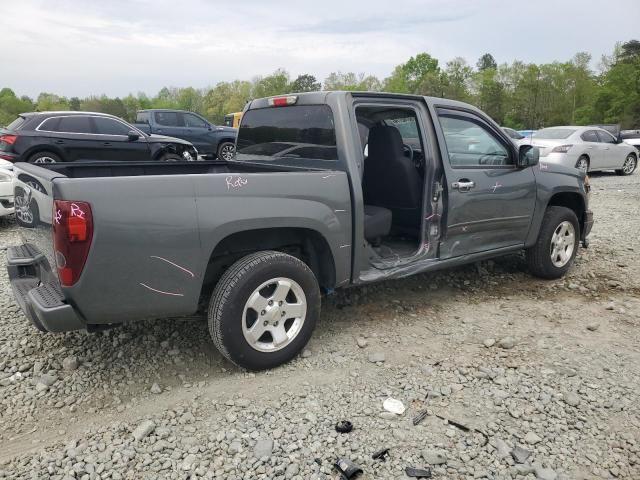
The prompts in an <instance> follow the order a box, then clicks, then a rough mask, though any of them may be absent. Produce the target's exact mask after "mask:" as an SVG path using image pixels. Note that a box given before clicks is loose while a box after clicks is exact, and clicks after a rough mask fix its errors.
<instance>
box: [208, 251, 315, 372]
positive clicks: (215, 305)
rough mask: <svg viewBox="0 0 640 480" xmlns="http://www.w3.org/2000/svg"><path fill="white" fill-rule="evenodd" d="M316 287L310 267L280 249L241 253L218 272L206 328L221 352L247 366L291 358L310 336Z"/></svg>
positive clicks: (275, 363) (264, 366) (268, 365)
mask: <svg viewBox="0 0 640 480" xmlns="http://www.w3.org/2000/svg"><path fill="white" fill-rule="evenodd" d="M319 315H320V290H319V288H318V282H317V280H316V277H315V275H314V274H313V272H312V271H311V269H310V268H309V267H308V266H307V265H306V264H305V263H304V262H302V261H300V260H298V259H297V258H295V257H293V256H291V255H287V254H284V253H281V252H274V251H266V252H257V253H253V254H251V255H247V256H246V257H243V258H241V259H240V260H238V261H237V262H236V263H234V264H233V265H232V266H231V267H230V268H229V269H228V270H227V271H226V272H225V273H224V275H223V276H222V278H221V279H220V281H219V282H218V285H217V286H216V288H215V290H214V291H213V294H212V296H211V301H210V303H209V314H208V320H209V333H210V334H211V337H212V338H213V342H214V344H215V345H216V347H217V348H218V350H220V352H221V353H222V354H223V355H224V356H225V357H226V358H227V359H229V360H230V361H231V362H233V363H235V364H236V365H238V366H240V367H244V368H247V369H249V370H263V369H267V368H272V367H276V366H278V365H281V364H283V363H285V362H287V361H289V360H291V359H292V358H293V357H294V356H295V355H296V354H297V353H298V352H300V351H301V350H302V348H303V347H304V346H305V345H306V344H307V342H308V341H309V339H310V338H311V334H312V332H313V329H314V327H315V324H316V322H317V320H318V317H319Z"/></svg>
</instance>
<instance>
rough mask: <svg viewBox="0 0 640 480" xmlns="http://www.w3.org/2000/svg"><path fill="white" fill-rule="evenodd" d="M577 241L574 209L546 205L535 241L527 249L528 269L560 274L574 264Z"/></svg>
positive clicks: (539, 274)
mask: <svg viewBox="0 0 640 480" xmlns="http://www.w3.org/2000/svg"><path fill="white" fill-rule="evenodd" d="M579 242H580V224H579V223H578V217H576V214H575V213H574V212H573V210H571V209H569V208H566V207H556V206H552V207H548V208H547V211H546V212H545V213H544V218H543V219H542V226H541V227H540V233H539V234H538V240H537V241H536V244H535V245H534V246H533V247H531V248H529V249H528V250H527V263H528V264H529V270H530V271H531V273H533V274H534V275H535V276H537V277H540V278H547V279H552V278H560V277H562V276H563V275H564V274H565V273H566V272H567V270H569V268H570V267H571V265H572V264H573V260H574V259H575V257H576V253H577V252H578V244H579Z"/></svg>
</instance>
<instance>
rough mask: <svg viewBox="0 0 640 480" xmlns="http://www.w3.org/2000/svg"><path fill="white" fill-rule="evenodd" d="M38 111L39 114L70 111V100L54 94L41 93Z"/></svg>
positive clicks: (37, 105)
mask: <svg viewBox="0 0 640 480" xmlns="http://www.w3.org/2000/svg"><path fill="white" fill-rule="evenodd" d="M36 109H37V110H38V111H39V112H46V111H56V110H63V111H64V110H69V109H70V105H69V100H67V99H66V98H65V97H60V96H58V95H55V94H53V93H41V94H40V95H38V99H37V100H36Z"/></svg>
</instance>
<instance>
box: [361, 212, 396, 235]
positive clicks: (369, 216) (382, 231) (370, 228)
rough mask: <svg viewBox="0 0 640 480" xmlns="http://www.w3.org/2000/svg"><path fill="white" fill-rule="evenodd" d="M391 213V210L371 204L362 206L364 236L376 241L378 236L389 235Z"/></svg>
mask: <svg viewBox="0 0 640 480" xmlns="http://www.w3.org/2000/svg"><path fill="white" fill-rule="evenodd" d="M392 220H393V215H392V213H391V210H389V209H387V208H383V207H375V206H373V205H365V206H364V238H366V239H367V241H369V242H371V243H376V242H377V241H378V240H379V239H380V238H382V237H385V236H387V235H389V232H390V231H391V222H392Z"/></svg>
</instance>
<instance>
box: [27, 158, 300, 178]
mask: <svg viewBox="0 0 640 480" xmlns="http://www.w3.org/2000/svg"><path fill="white" fill-rule="evenodd" d="M22 167H23V169H24V168H25V165H24V164H23V165H22ZM38 168H44V169H46V170H49V171H50V172H52V173H55V174H57V175H55V176H57V177H60V176H64V177H67V178H99V177H130V176H146V175H199V174H207V173H228V174H234V173H267V172H286V171H291V170H308V169H301V168H295V167H291V168H285V167H281V166H275V165H265V164H251V163H240V162H225V161H222V160H214V161H198V162H188V163H187V162H185V163H182V162H180V163H178V162H175V163H174V162H122V163H114V162H91V163H46V164H40V165H38ZM27 169H28V167H27Z"/></svg>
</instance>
